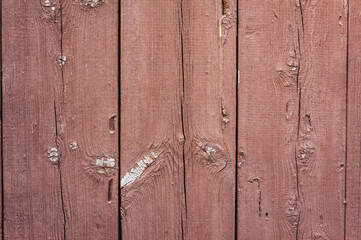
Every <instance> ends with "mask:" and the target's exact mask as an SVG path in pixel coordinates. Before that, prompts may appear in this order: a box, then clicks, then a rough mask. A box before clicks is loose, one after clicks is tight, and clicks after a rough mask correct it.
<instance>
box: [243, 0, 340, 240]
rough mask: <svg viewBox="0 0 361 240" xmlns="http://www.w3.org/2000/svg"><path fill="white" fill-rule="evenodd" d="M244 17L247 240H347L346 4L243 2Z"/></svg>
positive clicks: (244, 183) (336, 2) (245, 226)
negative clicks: (344, 237) (345, 231)
mask: <svg viewBox="0 0 361 240" xmlns="http://www.w3.org/2000/svg"><path fill="white" fill-rule="evenodd" d="M239 16H240V18H239V33H238V34H239V45H238V46H239V71H240V84H239V111H238V114H239V122H238V124H239V132H238V134H239V138H238V139H239V146H238V147H239V161H240V162H239V169H238V176H239V178H238V187H239V191H238V196H239V197H238V204H239V205H238V237H239V239H249V238H254V239H266V238H267V237H268V236H272V238H276V239H292V238H296V239H297V238H302V239H304V238H305V239H314V238H321V239H342V238H343V235H344V227H343V222H344V206H343V204H344V203H343V201H344V176H345V171H344V166H345V145H346V144H345V143H346V142H345V137H346V131H345V129H346V121H345V120H346V53H347V21H346V19H347V5H346V2H342V1H328V2H327V3H326V2H320V1H296V2H295V1H286V2H284V1H256V2H252V3H246V2H240V5H239ZM321 23H322V24H321Z"/></svg>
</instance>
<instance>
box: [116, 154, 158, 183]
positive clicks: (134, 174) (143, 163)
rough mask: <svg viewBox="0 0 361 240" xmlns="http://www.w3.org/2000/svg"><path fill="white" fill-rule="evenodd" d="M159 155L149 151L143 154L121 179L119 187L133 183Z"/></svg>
mask: <svg viewBox="0 0 361 240" xmlns="http://www.w3.org/2000/svg"><path fill="white" fill-rule="evenodd" d="M158 156H159V155H157V154H155V153H154V152H151V153H150V154H147V155H145V156H144V158H143V159H141V160H140V161H139V162H137V167H135V168H132V169H131V170H130V171H129V172H127V173H126V174H125V176H124V177H123V178H122V180H121V188H123V187H125V186H128V185H130V184H132V183H134V182H135V181H136V180H137V179H138V178H139V177H140V176H141V175H142V174H143V172H144V170H145V169H146V168H147V167H149V166H150V165H151V164H152V163H153V162H154V161H155V160H156V159H157V157H158Z"/></svg>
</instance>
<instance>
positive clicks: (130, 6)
mask: <svg viewBox="0 0 361 240" xmlns="http://www.w3.org/2000/svg"><path fill="white" fill-rule="evenodd" d="M121 4H122V5H121V17H122V19H121V22H122V25H121V35H122V42H121V116H122V121H121V124H122V128H121V139H122V141H121V166H122V167H121V179H122V181H123V187H122V186H121V187H122V188H121V197H122V202H121V217H122V226H121V227H122V236H123V239H181V237H182V218H184V211H183V206H184V203H183V201H184V199H183V190H182V186H183V161H182V159H183V156H182V155H183V151H182V148H183V143H184V136H183V133H182V123H181V121H182V117H181V97H182V49H181V32H180V31H181V22H180V19H181V1H180V0H171V1H167V3H165V2H164V1H163V0H156V1H149V0H140V1H133V0H124V1H122V2H121ZM138 163H139V165H138ZM132 169H137V171H141V174H137V175H136V176H138V177H137V178H136V180H135V181H133V182H131V183H129V182H128V180H127V179H130V178H129V176H130V175H129V174H131V171H132ZM127 174H128V175H127ZM126 183H128V184H126Z"/></svg>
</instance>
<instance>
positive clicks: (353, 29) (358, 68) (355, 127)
mask: <svg viewBox="0 0 361 240" xmlns="http://www.w3.org/2000/svg"><path fill="white" fill-rule="evenodd" d="M360 12H361V6H360V4H359V3H358V2H357V1H354V0H351V1H349V29H348V30H349V33H348V34H349V37H348V99H347V102H348V105H347V163H346V167H347V169H346V171H347V173H346V177H347V179H346V184H347V185H346V194H347V195H346V200H347V205H346V225H345V228H346V229H345V230H346V231H345V232H346V239H360V238H361V232H360V231H361V221H360V220H361V218H360V215H361V205H360V203H361V202H360V200H361V187H360V184H361V179H360V176H361V175H360V172H361V165H360V164H361V163H360V158H361V142H360V139H361V124H360V118H361V104H360V102H361V85H360V82H359V81H360V80H359V79H360V76H361V58H360V56H361V48H360V46H361V33H360V31H359V28H360V26H361V16H360Z"/></svg>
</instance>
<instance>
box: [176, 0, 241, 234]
mask: <svg viewBox="0 0 361 240" xmlns="http://www.w3.org/2000/svg"><path fill="white" fill-rule="evenodd" d="M182 2H183V7H182V10H183V54H184V56H183V61H184V104H183V108H184V114H183V122H184V129H185V139H186V144H185V156H184V158H185V189H186V191H185V193H186V196H185V197H186V221H185V223H184V226H185V239H233V238H234V230H235V226H234V224H235V182H236V178H235V162H236V160H235V156H236V149H235V126H236V29H237V27H236V23H237V21H236V17H237V8H236V1H218V2H215V1H205V2H200V1H192V0H183V1H182Z"/></svg>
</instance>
